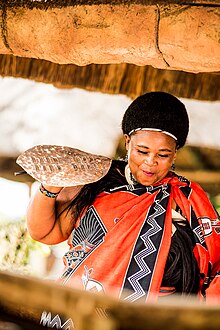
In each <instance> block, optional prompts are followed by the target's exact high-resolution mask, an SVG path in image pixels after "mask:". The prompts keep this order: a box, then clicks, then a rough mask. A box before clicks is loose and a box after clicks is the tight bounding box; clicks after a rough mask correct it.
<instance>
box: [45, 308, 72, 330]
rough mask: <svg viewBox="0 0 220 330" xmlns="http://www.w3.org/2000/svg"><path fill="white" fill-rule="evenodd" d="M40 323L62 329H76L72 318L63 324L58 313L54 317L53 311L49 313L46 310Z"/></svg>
mask: <svg viewBox="0 0 220 330" xmlns="http://www.w3.org/2000/svg"><path fill="white" fill-rule="evenodd" d="M40 324H42V325H43V326H48V327H50V328H55V329H62V330H70V329H74V326H73V321H72V320H71V319H68V320H67V321H66V322H65V323H63V324H62V321H61V319H60V316H59V315H58V314H57V315H55V316H54V317H53V318H52V315H51V313H47V312H46V311H44V312H43V313H42V315H41V320H40Z"/></svg>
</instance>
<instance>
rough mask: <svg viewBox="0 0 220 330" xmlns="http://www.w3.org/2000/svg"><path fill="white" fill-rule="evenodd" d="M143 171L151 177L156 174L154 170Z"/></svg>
mask: <svg viewBox="0 0 220 330" xmlns="http://www.w3.org/2000/svg"><path fill="white" fill-rule="evenodd" d="M143 172H144V174H145V175H146V176H148V177H151V176H153V175H154V173H153V172H148V171H143Z"/></svg>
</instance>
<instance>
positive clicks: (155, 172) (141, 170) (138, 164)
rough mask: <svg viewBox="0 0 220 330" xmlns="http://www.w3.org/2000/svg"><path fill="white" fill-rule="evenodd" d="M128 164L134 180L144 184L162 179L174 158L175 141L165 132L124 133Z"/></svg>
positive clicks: (150, 183) (147, 184)
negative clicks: (129, 134)
mask: <svg viewBox="0 0 220 330" xmlns="http://www.w3.org/2000/svg"><path fill="white" fill-rule="evenodd" d="M125 141H126V150H127V151H128V164H129V167H130V170H131V173H132V174H133V177H134V178H135V180H136V181H137V182H139V183H141V184H143V185H145V186H149V185H152V184H154V183H156V182H158V181H160V180H162V179H163V178H164V177H165V176H166V175H167V173H168V172H169V170H170V167H171V166H172V164H173V161H174V159H175V158H176V141H175V140H174V139H173V138H172V137H170V136H169V135H167V134H164V133H162V132H154V131H144V130H143V131H141V130H140V131H137V132H135V133H134V134H133V135H131V136H128V135H125Z"/></svg>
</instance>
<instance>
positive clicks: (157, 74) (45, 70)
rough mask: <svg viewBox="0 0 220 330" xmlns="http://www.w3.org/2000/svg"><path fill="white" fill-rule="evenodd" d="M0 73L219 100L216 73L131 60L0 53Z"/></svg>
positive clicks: (102, 89) (58, 82)
mask: <svg viewBox="0 0 220 330" xmlns="http://www.w3.org/2000/svg"><path fill="white" fill-rule="evenodd" d="M0 75H1V76H3V77H4V76H12V77H21V78H25V79H31V80H35V81H38V82H44V83H49V84H53V85H54V86H56V87H59V88H74V87H78V88H83V89H85V90H89V91H100V92H103V93H108V94H125V95H127V96H129V97H131V98H135V97H136V96H138V95H140V94H143V93H145V92H148V91H157V90H163V91H166V92H170V93H172V94H174V95H176V96H178V97H182V98H189V99H198V100H208V101H216V100H220V79H219V73H198V74H194V73H188V72H183V71H171V70H162V69H156V68H153V67H151V66H137V65H134V64H126V63H122V64H90V65H87V66H77V65H74V64H65V65H64V64H63V65H62V64H56V63H52V62H49V61H45V60H37V59H30V58H22V57H16V56H13V55H0Z"/></svg>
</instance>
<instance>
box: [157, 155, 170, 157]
mask: <svg viewBox="0 0 220 330" xmlns="http://www.w3.org/2000/svg"><path fill="white" fill-rule="evenodd" d="M158 156H159V157H162V158H167V157H169V155H158Z"/></svg>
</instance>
